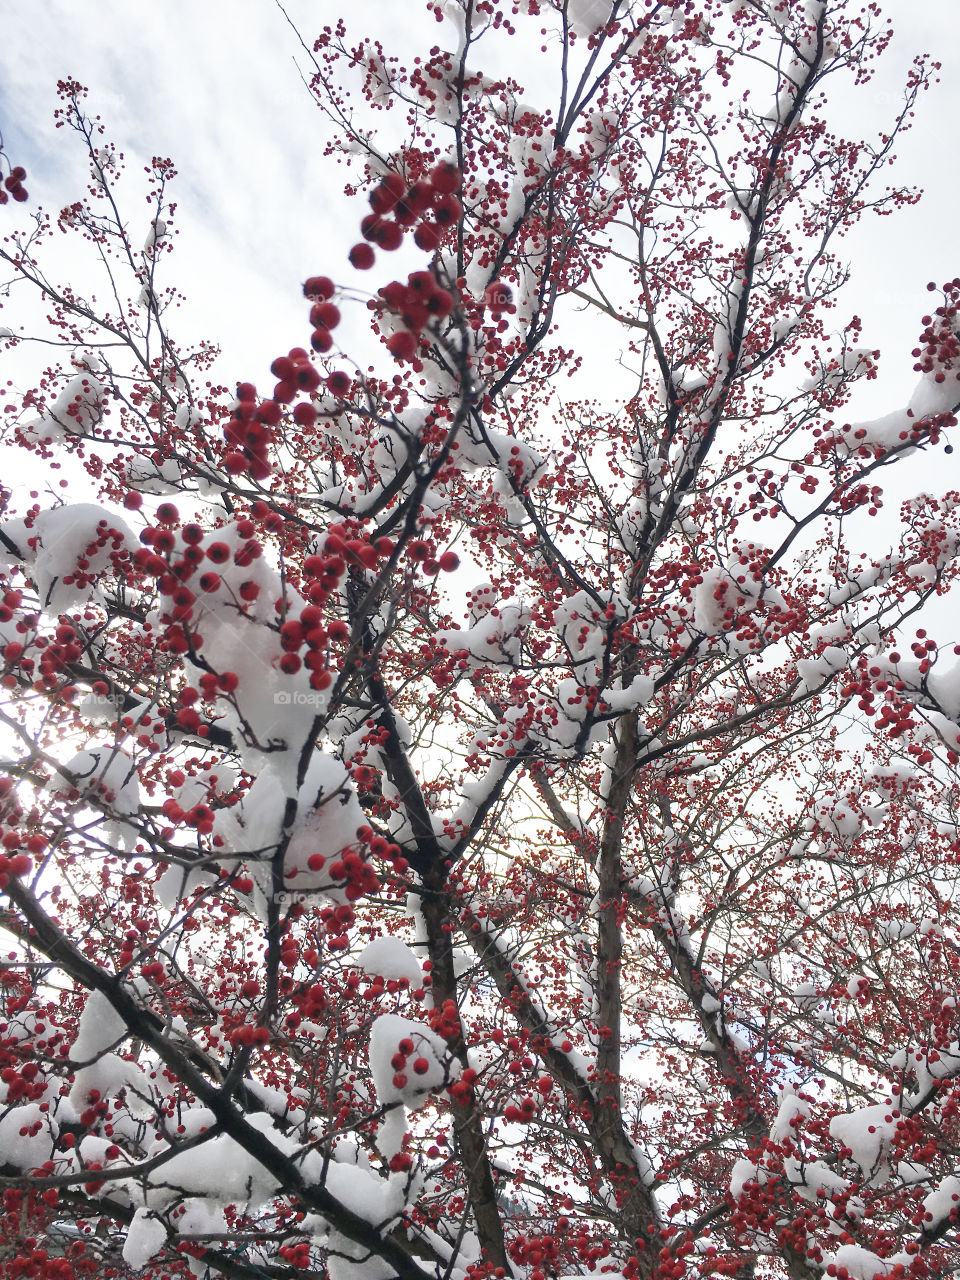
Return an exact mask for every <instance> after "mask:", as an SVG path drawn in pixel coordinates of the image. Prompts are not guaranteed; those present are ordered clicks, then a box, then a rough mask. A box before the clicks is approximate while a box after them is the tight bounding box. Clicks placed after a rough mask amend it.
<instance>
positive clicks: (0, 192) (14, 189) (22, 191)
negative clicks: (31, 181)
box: [0, 164, 27, 204]
mask: <svg viewBox="0 0 960 1280" xmlns="http://www.w3.org/2000/svg"><path fill="white" fill-rule="evenodd" d="M26 176H27V171H26V169H24V167H23V165H21V164H18V165H17V166H16V168H15V169H11V170H10V174H9V176H8V177H6V178H4V180H3V186H2V187H0V204H6V203H7V201H8V200H9V199H10V198H11V196H12V197H13V199H14V200H18V201H20V202H21V203H22V202H23V201H24V200H26V198H27V189H26V187H25V186H24V185H23V180H24V178H25V177H26Z"/></svg>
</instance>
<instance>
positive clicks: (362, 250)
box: [347, 240, 377, 271]
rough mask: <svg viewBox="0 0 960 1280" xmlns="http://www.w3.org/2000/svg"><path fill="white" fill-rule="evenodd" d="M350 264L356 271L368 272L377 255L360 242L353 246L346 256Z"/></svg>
mask: <svg viewBox="0 0 960 1280" xmlns="http://www.w3.org/2000/svg"><path fill="white" fill-rule="evenodd" d="M347 256H348V257H349V259H350V262H351V264H352V265H353V266H354V267H356V269H357V270H358V271H369V270H370V268H371V267H372V266H373V264H374V263H375V262H376V260H377V255H376V254H375V253H374V252H373V250H372V249H371V247H370V246H369V245H368V244H365V243H364V242H363V241H362V240H361V241H360V243H359V244H355V245H354V246H353V248H352V249H351V250H350V253H349V254H348V255H347Z"/></svg>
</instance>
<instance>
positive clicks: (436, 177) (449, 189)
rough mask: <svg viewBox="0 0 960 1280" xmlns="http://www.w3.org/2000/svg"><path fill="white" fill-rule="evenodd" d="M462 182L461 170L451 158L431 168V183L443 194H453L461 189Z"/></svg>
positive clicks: (435, 189)
mask: <svg viewBox="0 0 960 1280" xmlns="http://www.w3.org/2000/svg"><path fill="white" fill-rule="evenodd" d="M461 182H462V179H461V176H460V170H459V169H458V168H457V166H456V165H455V164H451V163H450V161H449V160H447V161H445V162H444V163H443V164H438V165H435V166H434V167H433V168H432V169H431V170H430V185H431V186H432V187H433V189H434V191H439V192H440V193H441V194H442V195H451V194H453V192H455V191H459V190H460V185H461Z"/></svg>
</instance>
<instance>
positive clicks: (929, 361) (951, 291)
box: [913, 277, 960, 382]
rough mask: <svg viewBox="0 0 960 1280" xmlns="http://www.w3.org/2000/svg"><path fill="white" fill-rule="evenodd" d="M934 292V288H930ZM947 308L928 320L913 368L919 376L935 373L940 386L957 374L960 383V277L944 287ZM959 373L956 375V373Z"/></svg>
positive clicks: (939, 310)
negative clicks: (951, 374)
mask: <svg viewBox="0 0 960 1280" xmlns="http://www.w3.org/2000/svg"><path fill="white" fill-rule="evenodd" d="M927 288H928V289H930V290H933V289H935V288H936V286H935V285H934V284H929V285H927ZM943 295H944V305H943V306H942V307H937V309H936V311H935V312H934V314H933V315H932V316H924V317H923V324H924V330H923V332H922V333H921V334H920V342H921V344H922V345H921V346H919V347H914V349H913V357H914V359H915V360H916V361H917V363H916V364H915V365H914V366H913V367H914V369H915V370H916V371H917V372H918V373H932V374H933V375H934V380H935V381H936V382H945V381H946V379H947V374H948V373H953V374H954V377H955V379H956V380H957V381H958V382H960V369H958V368H957V366H958V364H960V336H958V333H957V315H958V312H960V277H958V278H957V279H956V280H948V281H947V283H946V284H945V285H944V286H943ZM955 370H956V372H955Z"/></svg>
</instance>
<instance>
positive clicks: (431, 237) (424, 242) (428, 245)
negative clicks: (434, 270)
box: [413, 222, 441, 253]
mask: <svg viewBox="0 0 960 1280" xmlns="http://www.w3.org/2000/svg"><path fill="white" fill-rule="evenodd" d="M440 239H441V231H440V228H439V227H438V226H437V224H436V223H435V222H421V223H420V225H419V227H417V229H416V231H415V232H414V233H413V242H414V244H415V245H416V246H417V248H418V249H423V250H424V252H425V253H433V251H434V250H435V249H436V248H438V247H439V244H440Z"/></svg>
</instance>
